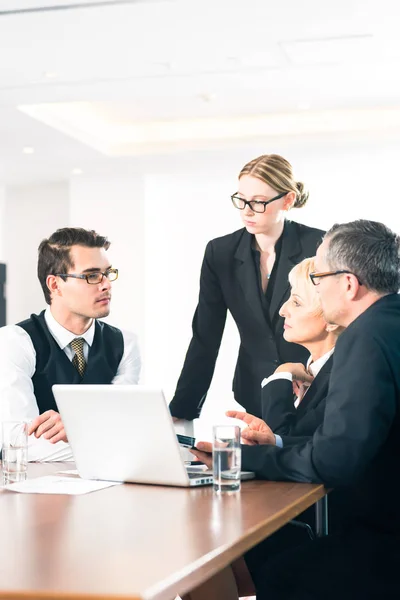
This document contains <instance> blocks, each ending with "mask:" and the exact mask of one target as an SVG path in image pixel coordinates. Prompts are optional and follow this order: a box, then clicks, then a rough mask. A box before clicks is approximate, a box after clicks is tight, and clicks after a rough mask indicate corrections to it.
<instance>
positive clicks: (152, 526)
mask: <svg viewBox="0 0 400 600" xmlns="http://www.w3.org/2000/svg"><path fill="white" fill-rule="evenodd" d="M67 468H69V469H71V468H73V464H72V463H53V464H43V465H40V464H30V465H29V467H28V476H30V477H36V476H39V475H44V474H51V473H55V472H57V471H59V470H61V469H67ZM324 495H325V489H324V487H323V486H322V485H313V484H306V483H287V482H285V483H275V482H268V481H247V482H244V483H243V484H242V490H241V492H240V493H238V494H236V495H225V496H219V495H216V494H214V493H213V490H212V488H211V487H209V486H207V487H202V488H192V489H182V488H173V487H161V486H150V485H137V484H126V485H117V486H115V487H111V488H107V489H104V490H100V491H97V492H92V493H89V494H85V495H81V496H66V495H65V496H62V495H44V494H19V493H16V492H9V491H6V490H3V491H1V493H0V535H1V543H0V598H24V599H26V598H36V599H41V598H47V599H48V598H64V599H66V598H68V599H74V600H78V599H83V598H85V599H87V600H88V599H91V600H94V599H96V600H100V599H105V598H108V599H110V598H119V599H121V598H129V599H130V600H142V599H143V600H144V599H145V600H164V599H165V600H171V599H172V598H174V597H175V595H177V594H184V593H186V592H187V591H190V590H191V589H194V588H196V587H197V586H198V585H199V584H200V583H203V582H204V581H206V580H208V579H209V578H210V577H212V576H213V575H214V574H215V573H217V572H218V571H220V570H221V569H222V568H224V567H225V566H227V565H228V564H230V563H231V562H232V561H233V560H234V559H236V558H237V557H238V556H240V555H242V554H243V552H245V551H246V550H248V549H249V548H251V547H253V546H254V545H256V544H257V543H258V542H259V541H261V540H262V539H264V538H265V537H267V536H268V535H270V534H271V533H273V532H274V531H276V530H277V529H279V528H280V527H281V526H282V525H283V524H284V523H286V522H287V521H289V520H290V519H292V518H293V517H294V516H296V515H297V514H299V513H300V512H302V511H303V510H305V509H306V508H307V507H308V506H310V505H311V504H313V503H314V502H316V501H317V500H318V499H320V498H322V497H323V496H324Z"/></svg>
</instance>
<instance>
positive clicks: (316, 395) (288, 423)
mask: <svg viewBox="0 0 400 600" xmlns="http://www.w3.org/2000/svg"><path fill="white" fill-rule="evenodd" d="M332 363H333V355H332V356H330V357H329V358H328V360H327V361H326V363H325V364H324V365H323V367H322V368H321V370H320V371H319V373H318V375H317V376H316V377H315V379H314V380H313V382H312V384H311V385H310V387H309V389H308V390H307V393H306V394H305V396H304V398H303V400H302V401H301V402H300V404H299V406H298V408H296V407H295V406H294V402H293V387H292V382H291V381H288V380H287V379H275V380H273V381H271V382H270V383H269V384H268V385H265V386H264V387H263V388H262V392H261V413H262V418H263V420H264V421H265V422H266V423H267V424H268V425H269V426H270V427H271V429H272V431H273V432H274V433H277V434H278V435H280V436H281V438H282V441H283V445H284V446H287V445H288V444H293V443H298V442H300V441H302V438H304V437H310V436H312V435H313V434H314V432H315V430H316V429H317V427H319V425H321V423H322V421H323V419H324V412H325V401H326V397H327V395H328V388H329V378H330V375H331V370H332ZM303 441H305V440H303Z"/></svg>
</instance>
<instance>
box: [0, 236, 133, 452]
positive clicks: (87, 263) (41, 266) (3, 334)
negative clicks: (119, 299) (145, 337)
mask: <svg viewBox="0 0 400 600" xmlns="http://www.w3.org/2000/svg"><path fill="white" fill-rule="evenodd" d="M109 247H110V242H109V241H108V240H107V238H106V237H103V236H101V235H99V234H97V233H96V232H95V231H88V230H85V229H81V228H64V229H58V230H57V231H56V232H55V233H53V234H52V235H51V236H50V237H49V239H45V240H43V241H42V242H41V244H40V246H39V256H38V277H39V281H40V284H41V286H42V289H43V293H44V297H45V300H46V302H47V304H48V305H49V306H48V308H47V309H46V310H44V311H42V312H41V313H40V314H39V315H31V317H30V318H29V319H27V320H26V321H23V322H21V323H18V324H17V325H9V326H6V327H3V328H1V329H0V356H1V360H0V407H1V413H0V414H1V419H2V420H7V421H8V420H10V421H11V420H30V421H31V423H30V427H29V433H30V434H31V436H30V438H29V460H67V459H69V458H71V452H70V449H69V446H68V444H67V438H66V434H65V431H64V428H63V424H62V421H61V417H60V415H59V413H58V411H57V405H56V403H55V400H54V397H53V393H52V389H51V388H52V385H54V384H56V383H64V384H65V383H67V384H68V383H71V384H72V383H74V384H77V383H82V384H90V383H91V384H108V383H127V384H129V383H130V384H136V383H138V380H139V373H140V355H139V349H138V345H137V340H136V336H135V335H134V334H132V333H129V332H122V331H120V330H119V329H116V328H115V327H112V326H111V325H108V324H106V323H104V322H102V321H98V319H101V318H103V317H107V316H108V314H109V313H110V303H111V289H112V283H113V282H114V281H115V280H116V279H117V278H118V269H115V268H113V267H112V265H111V263H110V260H109V257H108V253H107V250H108V249H109Z"/></svg>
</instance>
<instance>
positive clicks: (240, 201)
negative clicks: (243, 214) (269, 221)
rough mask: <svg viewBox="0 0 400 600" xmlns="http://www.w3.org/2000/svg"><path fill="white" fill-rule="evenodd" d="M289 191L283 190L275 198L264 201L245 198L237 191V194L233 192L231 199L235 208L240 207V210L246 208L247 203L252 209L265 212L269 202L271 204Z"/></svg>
mask: <svg viewBox="0 0 400 600" xmlns="http://www.w3.org/2000/svg"><path fill="white" fill-rule="evenodd" d="M288 193H289V192H282V194H278V195H277V196H275V197H274V198H271V200H263V201H261V200H245V199H244V198H242V197H241V196H238V195H237V193H236V194H232V196H231V200H232V203H233V206H234V207H235V208H238V209H239V210H244V208H246V205H247V206H248V207H249V208H250V210H252V211H253V212H256V213H263V212H265V209H266V207H267V206H268V204H271V202H275V200H279V198H283V196H286V194H288Z"/></svg>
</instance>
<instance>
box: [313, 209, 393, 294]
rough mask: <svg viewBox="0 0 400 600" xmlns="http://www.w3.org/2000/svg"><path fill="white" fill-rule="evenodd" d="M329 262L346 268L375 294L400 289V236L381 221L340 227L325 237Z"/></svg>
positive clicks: (355, 222)
mask: <svg viewBox="0 0 400 600" xmlns="http://www.w3.org/2000/svg"><path fill="white" fill-rule="evenodd" d="M325 239H326V240H327V241H328V248H327V253H326V257H325V258H326V261H327V263H328V265H329V268H330V269H332V270H333V271H336V270H340V269H346V270H348V271H351V272H352V273H354V275H356V276H357V277H358V279H359V281H360V282H361V283H362V284H363V285H365V287H366V288H367V289H369V290H371V291H374V292H377V293H379V294H395V293H397V292H398V291H399V288H400V236H398V235H397V234H396V233H394V232H393V231H392V230H391V229H389V228H388V227H386V225H384V224H383V223H378V222H377V221H367V220H363V219H359V220H357V221H352V222H350V223H343V224H336V225H334V226H333V227H332V228H331V229H330V230H329V231H328V232H327V233H326V235H325Z"/></svg>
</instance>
